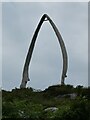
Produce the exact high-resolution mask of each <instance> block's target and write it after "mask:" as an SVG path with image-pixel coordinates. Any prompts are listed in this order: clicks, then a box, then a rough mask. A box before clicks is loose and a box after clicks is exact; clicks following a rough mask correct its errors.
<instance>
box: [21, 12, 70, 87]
mask: <svg viewBox="0 0 90 120" xmlns="http://www.w3.org/2000/svg"><path fill="white" fill-rule="evenodd" d="M44 21H49V22H50V24H51V26H52V28H53V30H54V32H55V34H56V36H57V38H58V41H59V44H60V47H61V51H62V57H63V69H62V76H61V85H63V84H64V80H65V77H67V75H66V73H67V67H68V57H67V52H66V48H65V44H64V42H63V39H62V37H61V35H60V33H59V31H58V29H57V27H56V25H55V24H54V22H53V21H52V20H51V18H50V17H49V16H48V15H47V14H44V15H43V16H42V18H41V20H40V22H39V24H38V26H37V28H36V30H35V33H34V35H33V38H32V41H31V44H30V47H29V50H28V53H27V56H26V61H25V65H24V69H23V76H22V83H21V85H20V88H25V87H26V84H27V82H28V81H29V74H28V71H29V64H30V61H31V57H32V53H33V50H34V46H35V42H36V38H37V36H38V33H39V30H40V28H41V26H42V23H43V22H44Z"/></svg>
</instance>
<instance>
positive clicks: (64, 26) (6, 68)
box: [2, 3, 88, 89]
mask: <svg viewBox="0 0 90 120" xmlns="http://www.w3.org/2000/svg"><path fill="white" fill-rule="evenodd" d="M2 13H3V16H2V17H3V23H2V28H3V88H4V89H12V88H14V87H19V85H20V82H21V74H22V68H23V65H24V62H25V56H26V53H27V50H28V48H29V45H30V42H31V38H32V35H33V33H34V31H35V28H36V26H37V24H38V22H39V20H40V17H41V16H42V15H43V14H44V13H47V14H48V15H49V16H50V17H51V18H52V20H53V21H54V22H55V24H56V25H57V27H58V29H59V30H60V33H61V35H62V37H63V39H64V42H65V45H66V48H67V52H68V57H69V67H68V77H67V79H66V83H68V84H73V85H77V84H82V85H84V86H87V80H88V78H87V76H88V75H87V73H88V70H87V69H88V62H87V59H88V58H87V56H88V29H87V28H88V25H87V24H88V22H87V21H88V5H87V3H3V12H2ZM61 70H62V54H61V50H60V46H59V44H58V40H57V37H56V36H55V33H54V32H53V30H52V27H51V26H50V24H49V23H48V22H45V23H44V24H43V26H42V28H41V30H40V32H39V36H38V38H37V41H36V45H35V49H34V53H33V57H32V60H31V64H30V70H29V71H30V72H29V74H30V79H31V81H30V82H29V83H28V86H32V87H34V88H41V89H44V88H45V87H48V86H49V85H53V84H58V83H59V82H60V75H61Z"/></svg>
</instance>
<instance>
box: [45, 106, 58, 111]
mask: <svg viewBox="0 0 90 120" xmlns="http://www.w3.org/2000/svg"><path fill="white" fill-rule="evenodd" d="M57 110H58V108H56V107H49V108H46V109H45V110H44V111H51V112H56V111H57Z"/></svg>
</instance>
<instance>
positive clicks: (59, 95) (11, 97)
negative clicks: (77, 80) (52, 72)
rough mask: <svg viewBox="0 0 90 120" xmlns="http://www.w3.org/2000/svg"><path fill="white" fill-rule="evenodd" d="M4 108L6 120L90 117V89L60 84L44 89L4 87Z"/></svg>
mask: <svg viewBox="0 0 90 120" xmlns="http://www.w3.org/2000/svg"><path fill="white" fill-rule="evenodd" d="M2 108H3V109H2V117H3V118H2V119H3V120H4V119H10V118H13V119H15V118H16V119H18V118H22V119H29V120H68V119H69V120H90V88H83V87H82V86H77V87H76V88H74V87H73V86H71V85H63V86H60V85H56V86H50V87H49V88H47V89H46V90H44V91H36V90H34V89H32V88H26V89H17V88H16V89H13V90H12V91H5V90H2ZM48 108H52V109H53V108H57V109H56V110H50V109H49V110H47V109H48Z"/></svg>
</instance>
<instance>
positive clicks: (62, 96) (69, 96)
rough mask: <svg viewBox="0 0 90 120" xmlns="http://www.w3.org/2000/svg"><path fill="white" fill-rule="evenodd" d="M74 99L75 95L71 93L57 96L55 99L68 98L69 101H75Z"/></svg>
mask: <svg viewBox="0 0 90 120" xmlns="http://www.w3.org/2000/svg"><path fill="white" fill-rule="evenodd" d="M76 97H77V94H76V93H71V94H64V95H58V96H57V97H56V98H70V99H75V98H76Z"/></svg>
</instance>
